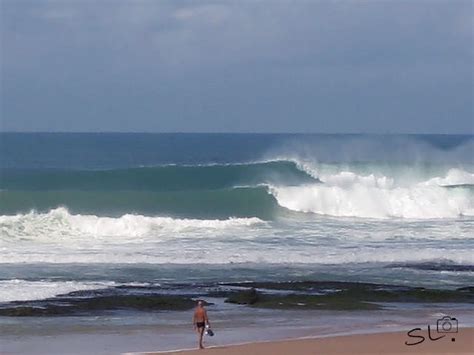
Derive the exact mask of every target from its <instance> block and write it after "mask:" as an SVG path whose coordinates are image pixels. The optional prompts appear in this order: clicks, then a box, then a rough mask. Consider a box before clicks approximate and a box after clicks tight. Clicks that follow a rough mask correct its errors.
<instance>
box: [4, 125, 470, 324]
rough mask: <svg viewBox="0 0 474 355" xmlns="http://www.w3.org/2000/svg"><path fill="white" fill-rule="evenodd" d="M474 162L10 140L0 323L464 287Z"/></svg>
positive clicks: (454, 138)
mask: <svg viewBox="0 0 474 355" xmlns="http://www.w3.org/2000/svg"><path fill="white" fill-rule="evenodd" d="M473 152H474V136H472V135H363V134H353V135H344V134H334V135H319V134H184V133H183V134H180V133H176V134H175V133H169V134H142V133H130V134H125V133H25V134H22V133H1V134H0V154H1V155H0V159H1V160H0V215H1V216H0V264H1V265H0V311H1V310H2V309H3V311H4V312H3V315H2V314H1V312H0V324H1V322H2V319H3V322H6V323H4V324H7V323H8V322H10V323H8V324H12V323H11V322H14V321H13V320H8V322H7V320H6V319H7V318H8V317H7V316H8V315H10V316H11V315H12V314H11V312H13V311H12V309H19V308H21V307H23V308H25V307H29V311H32V312H33V313H34V314H33V315H34V316H38V315H43V316H44V315H46V316H50V315H51V314H53V313H54V314H55V315H56V314H61V312H62V311H63V309H61V310H60V309H58V308H57V302H59V301H60V300H61V299H63V300H64V299H67V300H68V301H67V302H68V304H69V306H70V305H71V299H73V300H75V299H77V298H80V299H83V298H84V297H86V298H98V297H101V296H103V295H104V294H107V295H113V296H117V297H118V296H123V295H124V294H126V295H135V296H136V295H144V294H149V293H152V294H156V293H157V292H159V293H160V294H166V295H179V296H190V297H191V296H192V297H196V296H202V295H208V297H216V294H215V293H216V292H224V291H225V292H229V290H230V291H232V290H235V289H239V288H241V287H242V286H245V284H246V283H258V282H273V283H275V284H279V283H288V282H293V283H297V282H308V280H310V281H314V282H326V283H331V282H333V283H335V284H331V285H333V286H334V287H333V286H331V287H332V288H334V289H337V288H338V287H339V286H340V284H338V283H344V282H345V283H354V284H357V283H364V284H373V285H392V286H394V287H401V286H406V287H424V288H429V289H438V290H457V289H462V288H468V287H470V286H472V285H473V284H474V253H473V252H472V250H473V247H474V155H473ZM338 285H339V286H338ZM324 287H325V289H328V288H331V287H330V285H329V286H328V284H325V285H324ZM257 288H260V289H262V290H265V289H267V291H268V290H271V289H272V288H273V289H275V287H267V288H265V287H263V286H260V287H258V286H257ZM339 288H340V287H339ZM319 291H321V290H319ZM211 292H213V294H212V295H211ZM270 293H271V292H270ZM61 297H62V298H61ZM65 297H66V298H65ZM55 302H56V303H55ZM45 304H47V306H48V307H50V309H52V308H51V307H53V306H52V305H55V307H56V308H54V309H53V310H52V312H53V311H54V312H53V313H51V314H50V313H48V314H44V312H43V313H41V312H40V313H35V311H34V310H35V309H45ZM217 304H219V302H218V301H217ZM94 307H95V308H94ZM219 307H224V308H219ZM219 307H218V309H221V310H222V309H224V310H225V306H224V303H222V304H221V306H219ZM46 308H47V307H46ZM66 308H67V307H66ZM72 308H74V307H72ZM112 308H113V307H112ZM118 308H120V307H118ZM122 308H123V307H122ZM125 308H127V307H125ZM131 308H133V309H134V312H137V313H134V314H135V317H138V314H140V310H137V309H136V308H137V307H135V308H134V307H131ZM138 308H139V307H138ZM77 309H79V311H80V312H79V313H81V312H83V313H84V312H85V314H86V315H87V316H94V315H100V314H103V313H100V312H102V311H103V309H100V307H99V308H97V305H95V306H90V307H89V308H88V307H83V305H82V306H81V307H78V308H77ZM108 309H111V308H108ZM113 309H115V308H113ZM8 312H10V313H8ZM71 312H72V313H71ZM74 312H75V311H74V310H72V311H71V307H69V308H67V312H66V313H67V314H68V315H70V314H76V313H74ZM81 314H82V313H81ZM6 315H7V316H6ZM14 315H15V314H14ZM17 315H18V314H17ZM24 315H25V314H22V316H24ZM20 318H21V317H20ZM8 319H10V318H8ZM168 321H169V320H168ZM71 322H74V321H71ZM15 324H16V323H15ZM4 330H5V329H4Z"/></svg>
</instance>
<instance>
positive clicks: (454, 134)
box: [0, 131, 474, 136]
mask: <svg viewBox="0 0 474 355" xmlns="http://www.w3.org/2000/svg"><path fill="white" fill-rule="evenodd" d="M12 133H13V134H242V135H244V134H255V135H291V134H294V135H373V136H389V135H394V136H395V135H445V136H472V135H474V132H469V133H439V132H423V133H414V132H384V133H381V132H380V133H376V132H229V131H222V132H186V131H164V132H146V131H0V134H12Z"/></svg>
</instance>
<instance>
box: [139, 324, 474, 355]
mask: <svg viewBox="0 0 474 355" xmlns="http://www.w3.org/2000/svg"><path fill="white" fill-rule="evenodd" d="M416 335H423V336H424V337H425V338H426V339H425V341H423V342H422V343H421V344H418V345H413V346H407V345H405V341H409V342H417V341H419V340H421V339H420V338H409V337H408V336H407V333H406V332H396V333H378V334H367V335H347V336H334V337H327V338H304V339H294V340H284V341H272V342H262V343H249V344H241V345H230V346H221V347H209V348H207V349H204V350H181V351H171V352H166V354H181V355H188V354H189V355H197V354H199V355H208V354H209V355H240V354H244V355H254V354H255V355H256V354H268V355H292V354H297V355H305V354H427V355H428V354H474V328H463V329H459V332H458V333H457V334H447V336H446V337H444V338H442V339H439V340H436V341H432V340H429V338H428V333H427V330H426V329H424V330H423V332H420V333H416ZM434 335H436V336H437V335H438V334H435V333H433V336H434ZM453 335H454V338H455V341H454V342H453V341H452V338H453ZM211 341H212V340H211ZM211 341H209V343H211ZM146 354H163V352H161V353H160V352H156V353H146Z"/></svg>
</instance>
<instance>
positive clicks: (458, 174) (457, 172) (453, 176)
mask: <svg viewBox="0 0 474 355" xmlns="http://www.w3.org/2000/svg"><path fill="white" fill-rule="evenodd" d="M424 185H427V186H433V185H437V186H453V185H474V174H472V173H469V172H467V171H464V170H461V169H450V170H449V171H448V173H447V174H446V176H445V177H434V178H432V179H429V180H428V181H426V182H424Z"/></svg>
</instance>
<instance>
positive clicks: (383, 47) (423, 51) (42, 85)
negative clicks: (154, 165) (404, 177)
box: [0, 0, 474, 134]
mask: <svg viewBox="0 0 474 355" xmlns="http://www.w3.org/2000/svg"><path fill="white" fill-rule="evenodd" d="M0 4H1V18H0V20H1V21H0V23H1V24H0V31H1V48H0V63H1V87H0V90H1V91H0V97H1V102H0V130H1V131H43V132H44V131H59V132H70V131H73V132H104V131H114V132H304V133H309V132H315V133H470V134H472V133H474V104H473V102H474V95H473V94H474V93H473V86H474V84H473V82H474V80H473V79H474V78H473V63H474V58H473V52H474V44H473V43H474V42H473V18H474V14H473V2H472V1H470V0H467V1H459V0H442V1H441V0H423V1H421V0H420V1H417V0H412V1H408V0H399V1H381V0H380V1H363V0H361V1H342V0H338V1H336V0H334V1H331V0H328V1H302V0H292V1H289V0H288V1H283V0H281V1H278V0H273V1H270V0H268V1H257V0H254V1H245V0H242V1H237V0H234V1H210V0H200V1H179V0H172V1H164V0H163V1H159V0H158V1H151V0H150V1H145V0H129V1H122V0H114V1H112V0H94V1H87V0H85V1H78V0H77V1H75V0H56V1H47V0H0Z"/></svg>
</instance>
